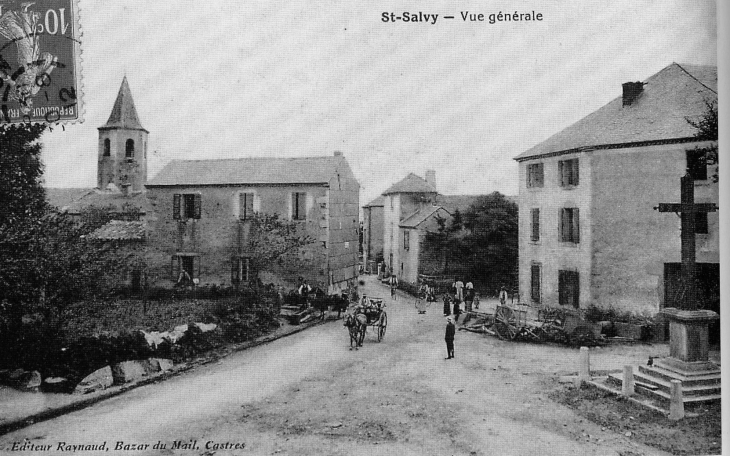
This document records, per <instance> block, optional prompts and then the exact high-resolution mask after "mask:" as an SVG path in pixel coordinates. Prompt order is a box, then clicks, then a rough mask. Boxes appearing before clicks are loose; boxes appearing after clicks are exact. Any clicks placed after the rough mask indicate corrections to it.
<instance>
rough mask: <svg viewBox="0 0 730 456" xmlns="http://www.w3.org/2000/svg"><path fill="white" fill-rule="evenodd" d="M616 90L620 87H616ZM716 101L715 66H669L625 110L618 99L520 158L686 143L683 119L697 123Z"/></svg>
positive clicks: (687, 126) (689, 131) (688, 127)
mask: <svg viewBox="0 0 730 456" xmlns="http://www.w3.org/2000/svg"><path fill="white" fill-rule="evenodd" d="M617 88H620V86H617ZM714 100H717V67H713V66H700V65H679V64H677V63H672V64H671V65H669V66H668V67H666V68H664V69H663V70H661V71H660V72H658V73H657V74H655V75H653V76H651V77H650V78H649V79H647V80H646V81H645V85H644V90H643V92H642V93H641V95H639V97H638V98H637V99H636V100H635V101H634V102H633V103H632V104H631V105H629V106H623V97H622V96H620V97H618V98H616V99H614V100H613V101H611V102H609V103H608V104H607V105H605V106H603V107H602V108H599V109H598V110H597V111H594V112H593V113H592V114H589V115H588V116H586V117H584V118H583V119H581V120H579V121H578V122H576V123H574V124H573V125H571V126H569V127H567V128H566V129H564V130H562V131H560V132H558V133H556V134H554V135H553V136H551V137H550V138H548V139H547V140H545V141H543V142H541V143H540V144H538V145H536V146H534V147H533V148H531V149H528V150H527V151H525V152H523V153H521V154H520V155H518V156H517V157H515V160H518V161H521V160H525V159H528V158H533V157H539V156H542V155H548V154H554V153H560V152H568V151H573V150H580V149H582V148H593V147H602V146H617V145H622V144H631V143H646V142H649V143H650V142H656V141H668V140H682V139H687V138H692V137H693V136H694V134H695V132H696V130H695V128H694V127H692V126H691V125H690V124H689V123H687V120H686V119H687V118H688V117H689V118H694V119H697V118H699V117H700V116H701V115H702V114H704V112H705V111H706V110H707V106H706V104H705V102H706V101H714Z"/></svg>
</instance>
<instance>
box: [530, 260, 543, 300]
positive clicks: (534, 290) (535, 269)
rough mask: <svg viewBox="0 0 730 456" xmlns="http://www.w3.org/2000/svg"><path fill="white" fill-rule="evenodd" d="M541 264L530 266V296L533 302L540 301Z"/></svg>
mask: <svg viewBox="0 0 730 456" xmlns="http://www.w3.org/2000/svg"><path fill="white" fill-rule="evenodd" d="M540 269H541V267H540V265H539V264H533V265H532V266H531V267H530V298H532V302H537V303H539V302H540Z"/></svg>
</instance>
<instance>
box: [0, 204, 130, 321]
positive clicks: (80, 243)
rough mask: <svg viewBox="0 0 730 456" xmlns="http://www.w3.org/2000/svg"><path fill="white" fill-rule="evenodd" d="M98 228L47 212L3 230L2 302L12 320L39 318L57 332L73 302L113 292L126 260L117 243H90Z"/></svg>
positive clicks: (59, 214) (66, 216)
mask: <svg viewBox="0 0 730 456" xmlns="http://www.w3.org/2000/svg"><path fill="white" fill-rule="evenodd" d="M98 226H99V224H98V223H83V222H78V221H76V220H73V219H72V217H71V216H69V215H67V214H62V213H57V212H52V211H49V212H47V213H46V214H44V215H42V216H40V217H37V218H34V219H29V220H27V221H25V222H24V223H21V224H18V225H17V226H15V227H13V229H10V230H5V231H4V233H3V236H2V242H0V257H2V264H1V267H0V301H2V302H3V303H4V304H5V309H4V311H5V313H6V315H5V316H6V318H7V319H8V320H9V321H10V322H13V323H16V324H17V323H19V322H20V321H21V318H22V316H23V315H26V314H40V315H42V316H43V317H44V320H45V322H46V323H47V324H48V325H49V326H50V327H52V328H54V329H56V328H57V327H58V326H59V325H60V322H61V319H60V317H61V316H62V313H63V311H64V309H65V308H66V307H67V306H68V305H69V304H71V303H72V302H74V301H77V300H81V299H85V298H89V297H91V296H98V295H103V294H105V293H106V292H107V290H109V289H111V284H112V283H113V280H114V279H115V277H116V274H117V273H118V271H119V269H120V267H124V265H125V264H126V260H127V259H126V257H125V255H124V254H122V255H118V251H117V249H116V248H115V246H113V245H103V246H100V245H98V244H95V243H92V242H89V241H88V240H87V239H86V237H87V236H88V235H89V234H91V233H92V232H93V230H95V229H96V228H98Z"/></svg>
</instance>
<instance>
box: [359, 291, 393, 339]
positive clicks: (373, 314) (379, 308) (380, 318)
mask: <svg viewBox="0 0 730 456" xmlns="http://www.w3.org/2000/svg"><path fill="white" fill-rule="evenodd" d="M359 307H360V309H361V312H362V313H363V314H364V315H365V317H366V318H367V326H370V327H372V328H373V329H374V330H375V331H376V335H377V336H378V342H380V341H381V340H383V337H385V330H386V329H387V327H388V314H387V313H386V312H385V302H384V300H383V298H376V297H372V296H366V295H363V297H362V299H361V300H360V305H359Z"/></svg>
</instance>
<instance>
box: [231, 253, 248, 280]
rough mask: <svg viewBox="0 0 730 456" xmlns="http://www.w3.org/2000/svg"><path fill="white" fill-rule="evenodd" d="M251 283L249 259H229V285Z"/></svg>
mask: <svg viewBox="0 0 730 456" xmlns="http://www.w3.org/2000/svg"><path fill="white" fill-rule="evenodd" d="M250 281H251V259H250V258H246V257H233V258H231V283H234V284H239V283H248V282H250Z"/></svg>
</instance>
